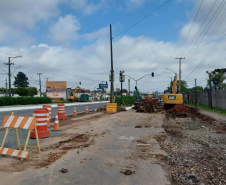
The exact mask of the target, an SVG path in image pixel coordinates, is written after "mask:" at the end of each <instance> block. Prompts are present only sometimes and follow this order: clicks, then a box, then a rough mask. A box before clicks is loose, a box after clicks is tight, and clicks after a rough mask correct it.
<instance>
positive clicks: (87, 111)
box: [86, 106, 89, 114]
mask: <svg viewBox="0 0 226 185" xmlns="http://www.w3.org/2000/svg"><path fill="white" fill-rule="evenodd" d="M88 113H89V109H88V106H86V114H88Z"/></svg>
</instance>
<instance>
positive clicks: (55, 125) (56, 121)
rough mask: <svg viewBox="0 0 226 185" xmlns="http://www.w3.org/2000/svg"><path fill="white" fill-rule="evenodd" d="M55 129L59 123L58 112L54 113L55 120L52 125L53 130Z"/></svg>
mask: <svg viewBox="0 0 226 185" xmlns="http://www.w3.org/2000/svg"><path fill="white" fill-rule="evenodd" d="M57 130H60V124H59V119H58V113H56V117H55V122H54V127H53V131H57Z"/></svg>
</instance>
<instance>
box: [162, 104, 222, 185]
mask: <svg viewBox="0 0 226 185" xmlns="http://www.w3.org/2000/svg"><path fill="white" fill-rule="evenodd" d="M163 127H164V129H165V131H166V133H167V136H166V137H162V138H159V142H160V143H161V147H162V149H163V150H165V151H166V152H167V153H168V156H167V160H165V161H164V164H166V165H167V166H168V167H169V168H170V171H171V175H172V184H185V185H186V184H202V185H204V184H211V185H212V184H216V185H220V184H222V185H223V184H226V123H225V122H224V121H222V120H215V119H213V118H211V117H209V116H206V115H203V114H201V113H200V112H199V111H198V110H197V109H195V108H189V107H185V106H184V107H183V106H181V107H176V108H174V109H173V110H169V111H167V113H166V118H165V123H164V125H163Z"/></svg>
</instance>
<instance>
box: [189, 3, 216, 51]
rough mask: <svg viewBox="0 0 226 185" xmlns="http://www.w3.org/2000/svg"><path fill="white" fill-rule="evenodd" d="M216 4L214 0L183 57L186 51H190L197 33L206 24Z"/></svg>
mask: <svg viewBox="0 0 226 185" xmlns="http://www.w3.org/2000/svg"><path fill="white" fill-rule="evenodd" d="M216 2H217V0H215V2H214V3H213V5H212V7H211V8H210V10H209V12H208V14H207V16H206V18H205V19H204V21H203V22H202V24H201V26H200V28H199V29H198V31H197V32H196V34H195V36H194V38H193V39H192V41H191V44H190V46H189V47H188V49H187V52H186V54H185V55H187V53H188V51H190V48H191V46H192V45H193V42H194V40H195V39H196V37H197V35H198V33H199V31H200V30H201V28H202V27H203V25H204V23H205V22H206V20H207V18H208V17H209V15H210V13H211V11H212V10H213V7H214V5H215V4H216Z"/></svg>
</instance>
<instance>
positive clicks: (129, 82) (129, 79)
mask: <svg viewBox="0 0 226 185" xmlns="http://www.w3.org/2000/svg"><path fill="white" fill-rule="evenodd" d="M128 86H129V96H130V79H128Z"/></svg>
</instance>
